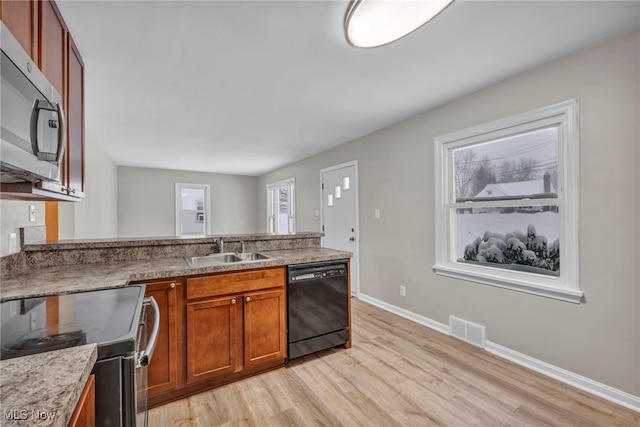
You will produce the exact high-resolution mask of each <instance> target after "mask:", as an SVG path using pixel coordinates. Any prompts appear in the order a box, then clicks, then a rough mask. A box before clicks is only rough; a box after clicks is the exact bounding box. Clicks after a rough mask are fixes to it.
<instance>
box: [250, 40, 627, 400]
mask: <svg viewBox="0 0 640 427" xmlns="http://www.w3.org/2000/svg"><path fill="white" fill-rule="evenodd" d="M639 52H640V32H635V33H633V34H630V35H626V36H623V37H621V38H618V39H616V40H613V41H610V42H607V43H604V44H602V45H599V46H595V47H593V48H590V49H586V50H584V51H581V52H578V53H576V54H573V55H570V56H568V57H565V58H562V59H560V60H557V61H554V62H552V63H549V64H547V65H544V66H541V67H539V68H536V69H534V70H531V71H528V72H525V73H523V74H521V75H519V76H516V77H514V78H512V79H509V80H507V81H504V82H501V83H499V84H496V85H494V86H491V87H488V88H486V89H484V90H481V91H479V92H476V93H473V94H471V95H468V96H465V97H463V98H461V99H458V100H456V101H454V102H451V103H448V104H446V105H443V106H441V107H439V108H436V109H433V110H430V111H427V112H425V113H424V114H421V115H419V116H417V117H415V118H413V119H410V120H407V121H405V122H402V123H399V124H397V125H394V126H391V127H388V128H386V129H382V130H380V131H378V132H375V133H373V134H370V135H367V136H365V137H362V138H360V139H357V140H355V141H351V142H349V143H346V144H343V145H340V146H338V147H336V148H333V149H331V150H329V151H326V152H324V153H321V154H318V155H316V156H313V157H311V158H308V159H306V160H303V161H301V162H298V163H295V164H293V165H290V166H288V167H285V168H282V169H279V170H277V171H274V172H272V173H269V174H266V175H263V176H261V177H259V179H258V189H259V190H260V191H259V193H258V196H259V201H258V208H259V211H260V218H264V217H265V215H266V213H265V206H266V201H265V194H264V191H262V189H264V187H265V185H266V184H267V183H269V182H274V181H278V180H281V179H284V178H289V177H295V178H296V186H297V192H298V200H297V203H298V206H297V209H298V210H297V212H298V221H299V223H298V224H299V226H298V229H300V230H302V229H309V230H319V227H320V224H319V219H318V218H316V217H314V216H313V211H314V210H315V209H318V208H319V206H318V205H319V197H320V196H319V182H318V181H319V170H320V169H321V168H323V167H327V166H331V165H335V164H339V163H343V162H346V161H350V160H358V162H359V163H358V168H359V172H360V176H359V180H360V189H359V190H360V227H361V228H360V256H361V259H360V273H361V278H360V279H361V283H360V286H361V292H362V293H364V294H366V295H369V296H372V297H374V298H377V299H379V300H382V301H385V302H387V303H389V304H393V305H395V306H398V307H401V308H404V309H407V310H409V311H412V312H414V313H417V314H419V315H421V316H425V317H427V318H431V319H433V320H436V321H438V322H441V323H444V324H447V323H448V317H449V315H455V316H457V317H460V318H463V319H467V320H469V321H472V322H475V323H478V324H481V325H485V326H486V327H487V338H488V339H489V340H491V341H492V342H494V343H497V344H500V345H502V346H505V347H507V348H510V349H513V350H515V351H518V352H521V353H524V354H527V355H529V356H531V357H534V358H536V359H539V360H542V361H545V362H547V363H550V364H552V365H555V366H558V367H561V368H564V369H567V370H569V371H571V372H574V373H576V374H579V375H583V376H585V377H588V378H591V379H594V380H596V381H599V382H601V383H604V384H607V385H610V386H612V387H615V388H617V389H619V390H623V391H625V392H628V393H631V394H633V395H636V396H640V286H639V284H640V270H639V269H638V260H639V259H640V248H639V246H640V243H639V242H640V213H639V212H640V194H639V191H638V188H640V175H639V172H638V170H639V168H638V161H639V159H640V153H639V151H640V131H639V125H638V122H639V119H640V107H639V106H640V69H639V64H640V57H639ZM571 98H579V100H580V134H581V226H580V256H581V259H580V276H581V287H582V290H583V291H584V293H585V302H584V303H582V304H579V305H576V304H571V303H566V302H561V301H557V300H553V299H548V298H544V297H539V296H534V295H528V294H524V293H520V292H515V291H509V290H504V289H499V288H495V287H491V286H486V285H481V284H477V283H472V282H466V281H461V280H456V279H451V278H445V277H442V276H438V275H435V274H434V273H433V272H432V270H431V266H432V265H433V263H434V262H435V247H434V239H435V230H434V207H433V200H434V175H433V174H434V172H433V171H434V149H433V140H434V138H435V137H436V136H438V135H442V134H445V133H448V132H453V131H456V130H459V129H463V128H466V127H469V126H473V125H477V124H480V123H485V122H488V121H492V120H496V119H500V118H503V117H507V116H511V115H513V114H517V113H520V112H524V111H529V110H532V109H535V108H538V107H542V106H547V105H551V104H554V103H557V102H561V101H565V100H567V99H571ZM375 208H380V209H381V214H382V215H381V218H380V219H374V217H373V211H374V209H375ZM263 222H264V221H261V222H260V226H261V227H262V229H263V230H264V227H265V225H264V224H263ZM400 285H405V286H406V288H407V297H406V298H403V297H400V295H399V286H400Z"/></svg>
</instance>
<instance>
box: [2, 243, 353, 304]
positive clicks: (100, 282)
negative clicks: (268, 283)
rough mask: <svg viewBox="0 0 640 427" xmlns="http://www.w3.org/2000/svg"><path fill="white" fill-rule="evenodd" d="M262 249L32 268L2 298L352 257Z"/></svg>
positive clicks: (7, 283)
mask: <svg viewBox="0 0 640 427" xmlns="http://www.w3.org/2000/svg"><path fill="white" fill-rule="evenodd" d="M259 252H261V253H263V254H265V255H267V256H269V257H271V258H270V259H267V260H260V261H245V262H240V263H228V264H223V265H216V266H211V267H197V268H194V267H189V265H188V264H187V263H186V261H185V260H184V258H157V259H150V260H149V259H147V260H138V261H129V262H113V263H95V264H77V265H61V266H54V267H46V268H32V269H30V270H29V271H27V272H23V273H19V274H15V275H12V276H9V277H5V278H3V279H2V283H1V284H0V293H1V297H0V301H2V302H4V301H9V300H13V299H20V298H30V297H38V296H45V295H55V294H60V293H69V292H80V291H93V290H99V289H107V288H114V287H122V286H127V285H128V284H129V283H130V282H133V281H144V280H154V279H163V278H168V277H178V276H192V275H202V274H211V273H218V272H225V271H236V270H247V269H253V268H265V267H274V266H283V265H291V264H301V263H306V262H317V261H325V260H337V259H345V258H350V257H351V253H350V252H344V251H338V250H334V249H327V248H304V249H281V250H270V251H259Z"/></svg>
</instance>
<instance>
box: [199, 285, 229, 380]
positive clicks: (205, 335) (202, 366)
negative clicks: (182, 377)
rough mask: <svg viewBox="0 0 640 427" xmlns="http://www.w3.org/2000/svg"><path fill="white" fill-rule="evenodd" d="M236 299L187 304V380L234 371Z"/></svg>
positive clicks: (219, 299)
mask: <svg viewBox="0 0 640 427" xmlns="http://www.w3.org/2000/svg"><path fill="white" fill-rule="evenodd" d="M237 300H238V298H237V297H236V296H228V297H222V298H214V299H210V300H207V301H203V302H196V303H191V304H187V383H194V382H198V381H203V380H207V379H210V378H214V377H216V376H218V375H222V374H229V373H232V372H234V371H235V370H236V365H237V360H236V357H237V356H236V355H237V353H238V349H237V346H238V339H237V333H238V316H237V314H238V310H237V307H238V306H239V305H238V304H237Z"/></svg>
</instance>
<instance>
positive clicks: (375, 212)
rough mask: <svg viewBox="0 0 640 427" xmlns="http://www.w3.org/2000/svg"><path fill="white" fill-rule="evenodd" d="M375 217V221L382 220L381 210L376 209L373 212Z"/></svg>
mask: <svg viewBox="0 0 640 427" xmlns="http://www.w3.org/2000/svg"><path fill="white" fill-rule="evenodd" d="M373 217H374V218H375V219H380V209H378V208H375V209H374V210H373Z"/></svg>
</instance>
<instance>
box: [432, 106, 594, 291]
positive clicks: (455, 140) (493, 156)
mask: <svg viewBox="0 0 640 427" xmlns="http://www.w3.org/2000/svg"><path fill="white" fill-rule="evenodd" d="M577 114H578V104H577V101H575V100H574V101H568V102H565V103H562V104H558V105H554V106H550V107H546V108H542V109H539V110H535V111H532V112H528V113H524V114H521V115H518V116H514V117H510V118H507V119H503V120H498V121H496V122H492V123H488V124H485V125H480V126H476V127H473V128H470V129H466V130H463V131H459V132H455V133H452V134H448V135H443V136H440V137H438V138H436V139H435V150H436V159H437V167H436V257H437V258H436V265H435V266H434V270H435V271H436V273H438V274H443V275H446V276H451V277H456V278H460V279H465V280H471V281H476V282H480V283H484V284H489V285H494V286H500V287H504V288H509V289H515V290H520V291H523V292H529V293H533V294H539V295H544V296H549V297H554V298H558V299H563V300H567V301H572V302H579V301H580V299H581V298H582V292H581V291H580V287H579V283H578V200H579V199H578V178H579V157H578V143H579V140H578V126H577V123H578V115H577Z"/></svg>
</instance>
